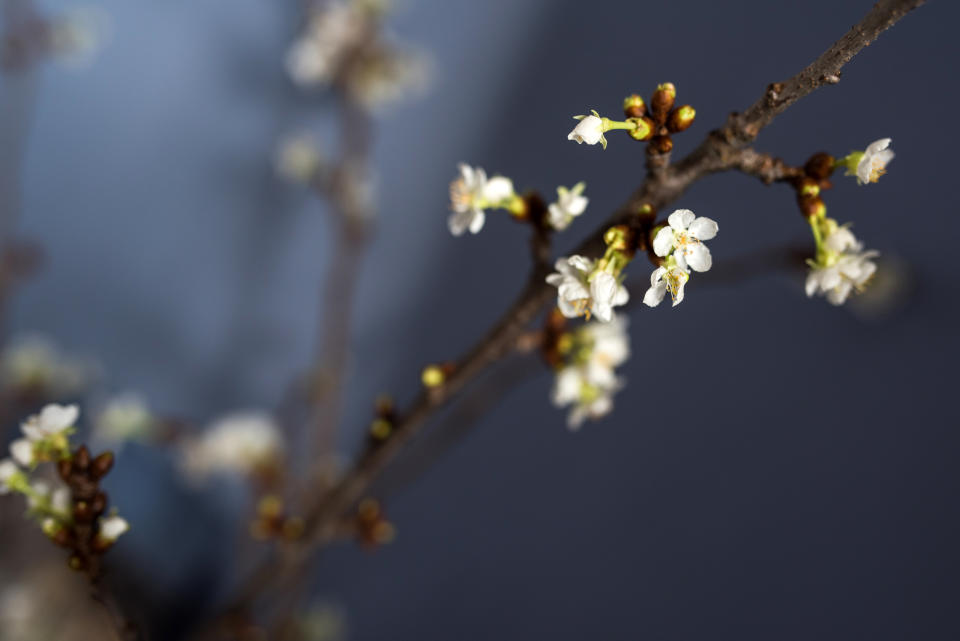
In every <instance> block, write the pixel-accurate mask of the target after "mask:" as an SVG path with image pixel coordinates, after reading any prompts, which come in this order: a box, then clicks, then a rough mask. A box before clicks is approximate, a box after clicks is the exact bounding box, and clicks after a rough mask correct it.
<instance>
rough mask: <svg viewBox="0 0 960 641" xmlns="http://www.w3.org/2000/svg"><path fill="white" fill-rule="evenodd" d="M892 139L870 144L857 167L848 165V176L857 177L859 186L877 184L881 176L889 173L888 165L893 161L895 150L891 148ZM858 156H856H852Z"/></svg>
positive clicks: (858, 161) (882, 139)
mask: <svg viewBox="0 0 960 641" xmlns="http://www.w3.org/2000/svg"><path fill="white" fill-rule="evenodd" d="M890 142H891V139H890V138H881V139H880V140H875V141H874V142H872V143H870V145H869V146H868V147H867V149H866V150H865V151H864V152H863V155H862V156H861V157H860V158H859V159H858V160H857V164H856V166H855V167H853V166H851V165H850V164H848V166H847V173H846V175H847V176H853V175H855V176H856V177H857V184H858V185H865V184H867V183H875V182H877V181H878V180H880V176H882V175H884V174H885V173H887V165H888V164H889V163H890V161H891V160H893V156H894V153H893V150H892V149H889V147H890ZM852 155H854V156H855V155H856V154H852ZM848 158H849V156H848Z"/></svg>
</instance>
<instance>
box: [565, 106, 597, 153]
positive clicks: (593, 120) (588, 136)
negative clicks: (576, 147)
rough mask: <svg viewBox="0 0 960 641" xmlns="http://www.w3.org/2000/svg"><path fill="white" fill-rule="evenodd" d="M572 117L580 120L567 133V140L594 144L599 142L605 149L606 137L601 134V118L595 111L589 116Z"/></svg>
mask: <svg viewBox="0 0 960 641" xmlns="http://www.w3.org/2000/svg"><path fill="white" fill-rule="evenodd" d="M574 118H576V119H578V120H579V121H580V122H578V123H577V126H576V127H574V128H573V131H571V132H570V133H569V134H567V140H575V141H576V142H577V144H583V143H587V144H588V145H595V144H597V143H598V142H599V143H602V144H603V147H604V149H606V147H607V139H606V138H604V136H603V131H604V129H603V119H602V118H600V116H599V115H597V112H593V115H591V116H574Z"/></svg>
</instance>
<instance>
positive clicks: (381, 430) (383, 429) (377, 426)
mask: <svg viewBox="0 0 960 641" xmlns="http://www.w3.org/2000/svg"><path fill="white" fill-rule="evenodd" d="M392 431H393V425H392V424H391V423H390V421H388V420H386V419H383V418H378V419H374V421H373V422H372V423H370V436H372V437H373V438H375V439H377V440H378V441H384V440H386V439H387V438H388V437H389V436H390V433H391V432H392Z"/></svg>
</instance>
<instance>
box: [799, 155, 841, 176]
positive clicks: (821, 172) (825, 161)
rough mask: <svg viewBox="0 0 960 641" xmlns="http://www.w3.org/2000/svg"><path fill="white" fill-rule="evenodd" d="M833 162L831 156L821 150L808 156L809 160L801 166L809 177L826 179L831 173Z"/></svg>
mask: <svg viewBox="0 0 960 641" xmlns="http://www.w3.org/2000/svg"><path fill="white" fill-rule="evenodd" d="M834 163H835V161H834V159H833V156H831V155H830V154H828V153H825V152H822V151H821V152H819V153H816V154H813V155H812V156H810V160H808V161H807V163H806V164H805V165H804V166H803V171H804V173H806V174H807V175H808V176H810V177H811V178H816V179H817V180H826V179H827V178H829V177H830V175H831V174H832V173H833V169H834Z"/></svg>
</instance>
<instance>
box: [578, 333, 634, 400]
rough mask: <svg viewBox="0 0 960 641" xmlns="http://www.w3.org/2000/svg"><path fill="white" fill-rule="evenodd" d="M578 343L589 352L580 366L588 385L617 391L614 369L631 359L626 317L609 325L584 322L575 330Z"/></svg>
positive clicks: (617, 385)
mask: <svg viewBox="0 0 960 641" xmlns="http://www.w3.org/2000/svg"><path fill="white" fill-rule="evenodd" d="M578 340H579V341H580V342H583V343H584V344H585V345H586V346H587V349H589V355H588V356H587V358H586V361H585V362H584V363H583V366H584V370H585V371H584V375H585V378H586V380H587V382H588V383H590V384H591V385H595V386H598V387H600V388H603V389H615V388H618V387H619V383H618V380H617V377H616V374H615V373H614V369H615V368H617V367H619V366H620V365H622V364H623V363H624V362H626V360H627V359H628V358H629V357H630V337H629V335H628V334H627V320H626V318H625V317H624V316H616V317H614V318H613V320H611V321H610V322H609V323H587V324H585V325H584V326H583V327H581V328H580V330H579V331H578Z"/></svg>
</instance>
